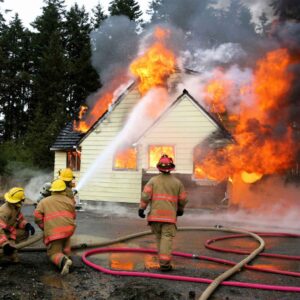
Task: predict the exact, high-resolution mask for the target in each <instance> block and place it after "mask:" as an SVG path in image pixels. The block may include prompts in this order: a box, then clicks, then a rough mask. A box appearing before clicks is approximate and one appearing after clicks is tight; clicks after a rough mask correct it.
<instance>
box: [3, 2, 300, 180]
mask: <svg viewBox="0 0 300 300" xmlns="http://www.w3.org/2000/svg"><path fill="white" fill-rule="evenodd" d="M164 1H168V0H152V1H150V2H149V13H150V14H151V16H152V17H151V18H152V19H156V20H161V21H167V18H168V15H167V14H166V15H159V14H158V10H159V8H160V7H162V6H163V5H164ZM297 1H298V0H276V1H273V3H272V5H273V8H274V11H275V13H276V14H277V15H278V16H279V19H280V18H281V19H288V18H292V19H296V20H299V5H298V3H297ZM1 2H3V0H0V8H1ZM169 2H170V1H169ZM203 2H208V0H207V1H203ZM295 7H296V8H297V9H295ZM108 12H109V15H106V14H105V12H104V10H103V7H102V6H101V5H100V4H98V5H97V6H96V7H95V8H94V9H93V10H92V13H90V14H89V13H88V12H87V11H86V10H85V8H84V7H79V6H78V5H77V4H74V5H73V6H72V7H70V8H69V9H66V6H65V3H64V0H44V6H43V8H42V13H41V15H39V16H38V17H36V19H35V20H34V21H33V23H32V24H31V26H32V28H31V29H28V28H25V27H24V25H23V24H22V21H21V19H20V18H19V16H18V14H16V15H15V16H14V17H13V18H12V19H11V21H10V22H7V21H6V19H5V18H6V14H5V12H3V13H1V10H0V174H4V173H5V172H6V171H7V170H8V168H7V165H8V164H9V163H13V164H18V163H19V164H21V165H22V166H29V167H31V166H36V167H38V168H51V167H52V166H53V153H51V152H50V151H49V148H50V146H51V145H52V144H53V142H54V141H55V138H56V136H57V135H58V133H59V132H60V130H61V129H62V128H63V127H64V126H65V125H66V124H67V122H69V121H70V120H72V119H74V117H75V115H77V112H78V110H79V107H80V105H81V104H82V103H84V101H85V99H86V98H87V96H88V95H90V94H91V93H93V92H95V91H96V90H98V89H99V88H101V78H100V77H99V74H98V73H97V72H96V70H95V69H94V67H93V66H92V64H91V55H92V52H91V51H92V50H91V41H90V33H91V32H92V31H93V30H96V29H99V28H100V27H101V24H102V23H103V21H104V20H105V19H106V18H107V17H108V16H115V15H125V16H127V17H128V18H129V19H130V20H132V21H134V22H136V24H137V25H138V26H139V28H143V25H144V21H143V20H142V11H141V9H140V6H139V4H138V2H137V1H136V0H112V1H110V3H109V8H108ZM250 17H251V16H250V15H249V16H247V18H248V19H247V20H246V21H247V22H248V23H250ZM150 22H151V20H150ZM265 23H266V20H265V16H262V18H261V26H262V27H264V25H265ZM263 29H264V28H263Z"/></svg>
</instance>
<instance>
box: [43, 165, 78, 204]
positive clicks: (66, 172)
mask: <svg viewBox="0 0 300 300" xmlns="http://www.w3.org/2000/svg"><path fill="white" fill-rule="evenodd" d="M58 178H59V179H61V180H63V181H64V182H65V184H66V186H67V188H66V195H67V196H68V197H70V198H71V199H73V201H74V202H76V200H75V196H76V194H77V190H75V189H72V187H73V179H74V178H75V176H74V175H73V171H72V170H71V169H70V168H65V169H61V170H59V171H58ZM50 187H51V183H50V182H46V183H44V185H43V186H42V188H41V191H40V196H39V198H38V199H37V203H39V202H40V201H41V200H42V199H44V198H46V197H48V196H51V191H50ZM76 198H78V195H77V196H76ZM77 202H78V204H80V200H78V201H77Z"/></svg>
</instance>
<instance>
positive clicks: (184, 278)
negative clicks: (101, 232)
mask: <svg viewBox="0 0 300 300" xmlns="http://www.w3.org/2000/svg"><path fill="white" fill-rule="evenodd" d="M192 230H206V231H226V232H235V233H242V234H243V236H248V232H247V231H241V230H237V229H231V228H225V227H224V228H216V227H183V228H178V231H192ZM149 234H152V232H151V231H144V232H140V233H135V234H130V235H127V236H124V237H121V238H117V239H114V240H110V241H105V242H97V243H90V244H84V243H83V244H79V245H74V246H72V249H84V248H94V247H104V246H107V245H111V244H116V243H120V242H124V241H127V240H130V239H133V238H137V237H142V236H145V235H149ZM249 235H250V236H252V237H253V238H255V239H256V237H255V236H256V235H255V234H254V233H251V232H250V234H249ZM234 237H235V236H234ZM258 238H259V239H258V241H259V242H260V243H261V242H262V243H263V240H262V239H261V238H260V237H258ZM215 240H216V239H213V240H209V241H215ZM256 240H257V239H256ZM262 243H261V244H260V246H259V247H258V248H257V249H256V250H254V251H253V252H252V253H251V255H250V257H249V256H248V257H247V258H245V259H244V260H242V261H241V262H240V263H239V264H238V267H237V268H235V267H236V266H237V265H235V266H234V267H233V268H231V269H229V270H228V271H226V272H225V273H223V274H225V276H226V278H228V277H229V276H231V275H232V274H233V273H232V274H231V272H232V271H231V270H232V269H233V270H234V272H237V271H239V270H240V269H241V268H242V267H243V266H244V265H245V264H247V262H249V261H250V260H251V259H253V258H254V257H252V256H254V255H255V254H257V252H258V251H262V249H263V246H262ZM261 248H262V249H261ZM107 249H110V250H109V251H112V250H113V249H115V248H107ZM120 249H123V248H116V249H115V251H116V252H120ZM45 250H46V248H45V247H44V248H26V249H23V251H45ZM104 250H105V249H94V250H92V251H88V252H86V253H84V255H83V257H82V259H83V261H84V262H85V263H86V264H88V265H90V266H92V267H93V268H95V269H97V270H100V271H102V272H105V273H108V274H112V275H127V276H144V277H151V278H163V279H171V280H181V281H192V282H202V283H211V285H210V286H209V287H208V288H209V289H207V290H208V292H206V291H207V290H206V291H205V294H204V296H205V297H209V295H211V293H212V292H213V291H214V290H215V289H216V288H217V286H218V285H219V284H222V285H228V286H237V287H248V288H256V289H266V290H277V291H289V292H300V288H298V287H293V286H273V285H264V284H254V283H243V282H231V281H227V282H224V281H223V282H222V280H224V279H223V278H222V277H223V276H222V275H223V274H222V275H220V276H219V277H217V279H216V280H215V281H213V280H210V279H205V278H195V277H187V276H177V275H164V274H152V273H146V272H124V271H113V270H108V269H105V268H103V267H100V266H97V265H95V264H93V263H91V262H90V261H88V260H87V259H86V257H87V256H90V255H93V254H96V253H101V252H105V251H104ZM122 251H124V252H132V248H126V249H124V250H122ZM135 251H137V252H144V253H157V252H156V251H155V250H145V249H141V248H138V249H135ZM258 253H259V252H258ZM173 254H174V255H179V256H183V257H190V258H199V259H207V260H212V261H216V262H221V263H227V264H235V263H234V262H231V261H226V260H221V259H212V258H209V257H204V256H197V255H193V254H188V253H182V252H173ZM240 264H241V265H240ZM248 267H249V268H252V269H253V268H255V267H250V266H248ZM248 267H247V268H248ZM256 270H258V271H264V269H261V268H256ZM265 270H267V271H270V270H269V269H265ZM278 272H279V271H278ZM282 272H285V271H282ZM289 273H290V274H288V275H292V276H293V275H294V274H292V273H293V272H289ZM295 273H296V272H295ZM281 274H284V273H281ZM297 275H298V273H296V275H295V276H297ZM214 282H215V283H214ZM216 283H217V284H216ZM211 286H212V287H211ZM202 295H203V294H202ZM201 297H202V296H201ZM200 299H207V298H200Z"/></svg>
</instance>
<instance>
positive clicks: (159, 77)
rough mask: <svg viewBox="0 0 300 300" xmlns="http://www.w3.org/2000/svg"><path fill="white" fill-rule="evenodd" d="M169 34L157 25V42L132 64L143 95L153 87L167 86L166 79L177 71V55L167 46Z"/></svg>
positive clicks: (131, 69) (155, 33)
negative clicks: (166, 40)
mask: <svg viewBox="0 0 300 300" xmlns="http://www.w3.org/2000/svg"><path fill="white" fill-rule="evenodd" d="M169 34H170V33H169V31H167V30H164V29H162V28H159V27H157V28H156V30H155V32H154V36H155V39H156V41H155V43H154V44H153V45H152V46H151V47H150V48H149V49H147V50H146V51H145V53H144V54H143V55H142V56H140V57H138V58H137V59H135V60H134V61H133V62H132V63H131V65H130V71H131V73H132V74H133V75H135V76H136V77H137V78H138V80H139V86H138V89H139V92H140V93H141V94H142V95H144V94H146V93H147V92H148V91H149V90H150V89H151V88H153V87H159V86H165V84H166V79H167V78H168V77H169V76H170V75H171V74H173V73H174V72H175V65H176V58H175V55H174V54H173V52H172V51H171V50H169V49H167V48H166V46H165V39H166V37H168V36H169Z"/></svg>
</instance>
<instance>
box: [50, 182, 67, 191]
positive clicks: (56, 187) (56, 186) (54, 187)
mask: <svg viewBox="0 0 300 300" xmlns="http://www.w3.org/2000/svg"><path fill="white" fill-rule="evenodd" d="M66 188H67V186H66V184H65V182H64V181H63V180H62V179H55V180H53V181H52V183H51V188H50V189H49V191H51V192H63V191H65V190H66Z"/></svg>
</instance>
